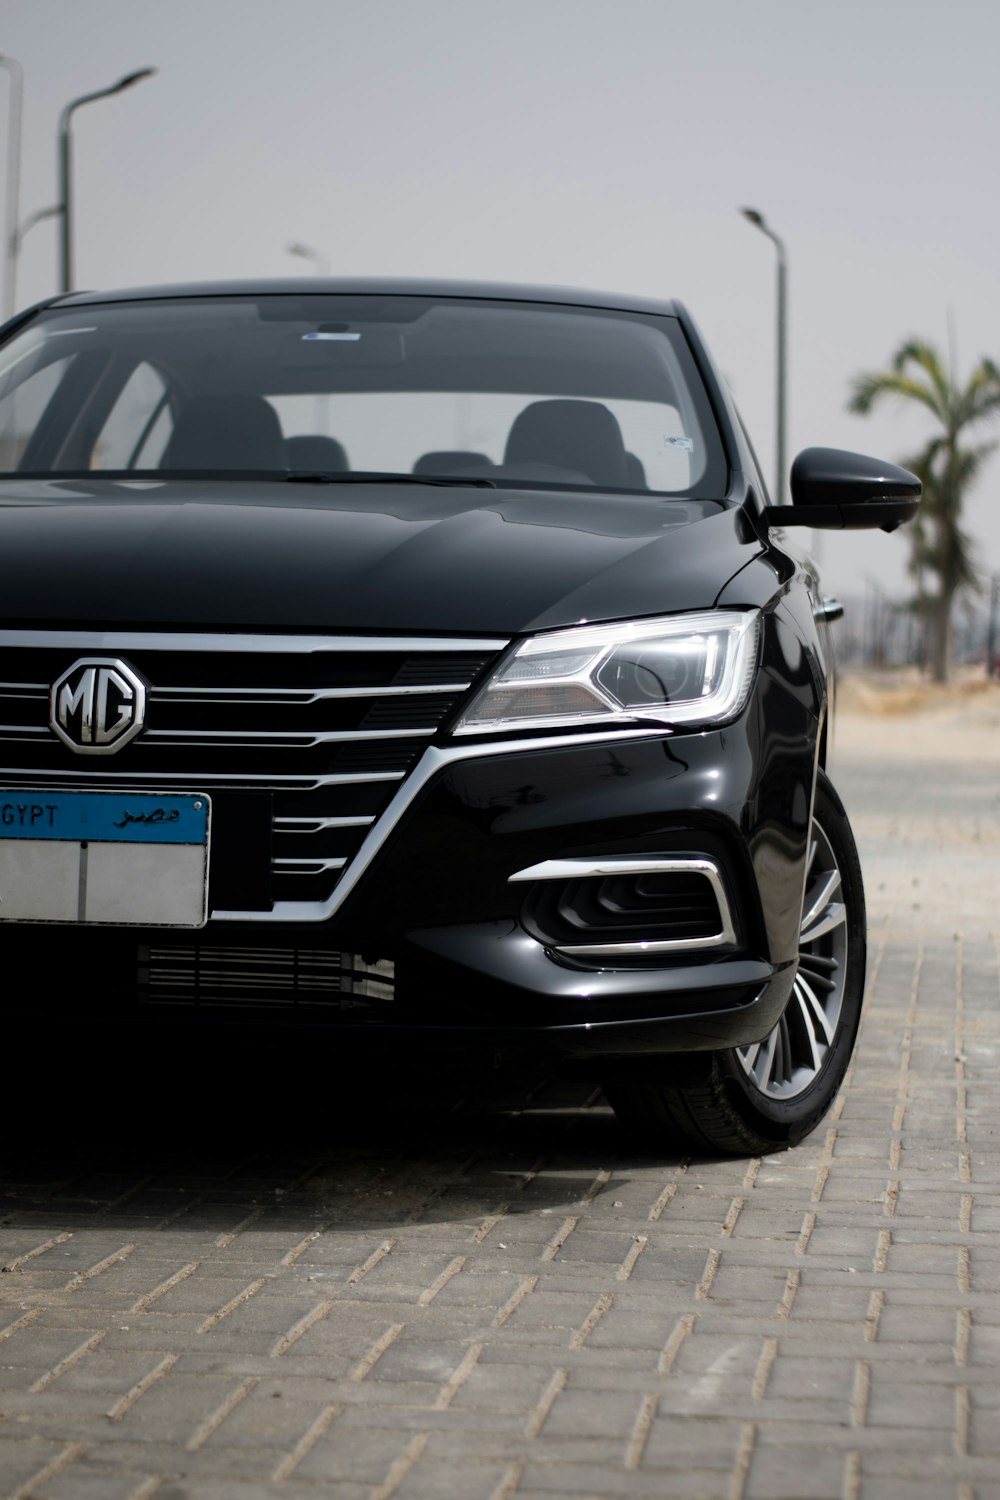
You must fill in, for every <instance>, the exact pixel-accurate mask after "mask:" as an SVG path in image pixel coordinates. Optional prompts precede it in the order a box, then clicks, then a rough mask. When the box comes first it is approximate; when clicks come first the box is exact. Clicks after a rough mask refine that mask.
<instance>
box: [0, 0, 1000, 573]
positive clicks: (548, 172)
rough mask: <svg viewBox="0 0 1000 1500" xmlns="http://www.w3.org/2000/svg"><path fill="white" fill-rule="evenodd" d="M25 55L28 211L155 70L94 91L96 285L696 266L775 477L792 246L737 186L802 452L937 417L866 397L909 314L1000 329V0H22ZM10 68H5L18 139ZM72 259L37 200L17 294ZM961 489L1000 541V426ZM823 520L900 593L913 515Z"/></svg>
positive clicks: (606, 279) (977, 531) (762, 269)
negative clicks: (866, 377)
mask: <svg viewBox="0 0 1000 1500" xmlns="http://www.w3.org/2000/svg"><path fill="white" fill-rule="evenodd" d="M0 53H3V54H5V55H6V56H8V57H10V58H13V59H15V60H16V62H17V64H19V65H20V68H21V70H22V74H23V109H22V111H21V170H20V211H19V214H18V220H19V222H20V223H21V224H22V225H23V224H24V223H25V222H26V220H27V219H28V218H29V217H30V216H31V215H32V214H33V213H35V212H36V211H37V210H40V209H44V208H46V207H48V206H49V205H51V204H52V203H54V202H55V201H56V199H57V197H58V187H57V182H58V178H57V164H56V146H57V135H58V122H59V115H60V111H61V110H62V108H63V106H64V105H65V104H67V103H68V102H69V101H70V100H73V99H75V98H78V97H79V96H80V95H82V94H86V93H89V92H92V91H95V90H98V89H102V88H105V87H107V86H109V85H110V84H113V83H114V82H116V81H117V80H118V79H119V78H120V77H122V76H123V75H125V74H127V73H130V72H133V71H135V70H136V69H139V68H144V67H152V68H156V69H157V72H156V75H155V76H154V77H152V78H150V79H147V80H145V81H144V82H142V83H139V84H137V85H135V86H134V87H133V88H131V89H129V90H127V91H125V92H123V93H121V94H119V95H116V96H114V97H112V98H108V99H102V100H99V101H97V102H95V103H93V104H90V105H88V106H85V107H81V108H80V109H79V110H78V111H76V112H75V113H74V116H73V127H72V130H73V153H74V155H73V185H74V202H75V234H74V248H75V261H76V282H77V285H78V286H79V287H81V288H87V289H101V288H113V287H122V286H137V285H142V286H145V285H150V284H154V283H159V282H179V281H181V282H182V281H188V280H191V281H194V280H204V279H214V278H225V277H238V278H245V277H275V276H276V277H282V276H296V275H299V274H314V273H315V272H316V271H317V269H320V270H322V269H324V268H326V267H328V268H329V269H330V271H331V272H332V273H333V274H337V275H341V274H343V275H347V276H352V275H358V276H382V275H385V276H393V275H400V276H430V277H446V278H449V277H461V278H468V279H473V280H497V281H508V282H526V283H544V284H553V285H557V286H572V287H580V288H585V289H596V290H603V291H610V292H617V293H626V294H628V293H636V294H639V295H642V296H652V297H663V298H676V299H678V300H680V301H681V302H683V303H684V304H685V305H686V307H687V308H688V310H689V311H690V313H691V314H692V316H693V317H694V319H695V321H696V323H697V324H698V325H699V327H700V328H701V330H702V332H703V334H704V336H705V338H706V340H707V341H708V343H709V345H710V347H711V349H712V351H713V353H714V355H715V358H716V361H717V363H718V364H719V366H720V368H721V369H722V371H723V374H724V375H725V377H726V379H727V380H728V382H729V384H730V386H731V388H732V390H733V393H734V396H735V398H736V401H737V404H738V405H739V407H740V409H741V411H742V414H743V418H744V421H745V422H746V424H747V426H748V428H749V430H750V432H751V435H752V437H753V440H754V444H755V447H756V449H757V451H758V455H759V457H760V459H761V462H762V464H763V466H764V468H765V471H766V473H767V475H768V479H769V481H770V482H771V484H772V487H773V484H774V464H775V429H776V405H775V385H776V381H775V374H776V360H775V347H776V338H775V329H776V297H775V282H776V274H775V273H776V253H775V246H774V245H773V243H772V242H771V241H770V240H769V239H768V238H767V237H766V236H765V235H764V234H762V233H761V232H760V230H759V229H756V228H754V227H753V226H752V225H751V224H749V223H748V222H747V220H746V219H745V218H743V217H742V215H741V213H740V209H741V208H743V207H747V206H749V207H753V208H756V209H757V210H758V211H759V212H761V213H762V214H763V215H764V216H765V218H766V220H767V222H768V224H769V225H770V226H771V227H772V228H773V229H774V231H775V232H776V233H777V234H778V235H779V236H780V237H781V239H782V241H783V242H784V245H785V248H786V255H787V264H788V302H787V306H788V360H787V374H788V403H787V439H786V446H787V451H788V456H789V460H790V459H791V458H792V457H793V456H794V454H795V453H796V452H798V451H799V450H800V449H802V448H805V447H808V446H811V445H814V444H815V445H820V446H828V447H839V448H847V449H853V450H855V451H858V452H862V453H867V454H873V455H876V456H878V457H879V458H883V459H889V460H892V461H895V462H900V461H905V459H906V458H907V456H908V455H912V454H913V453H914V452H916V451H917V450H918V449H919V448H920V446H921V444H922V442H923V441H924V440H925V438H926V437H927V436H929V435H930V432H931V430H932V429H931V426H930V425H929V423H930V418H929V417H928V418H927V419H925V418H924V417H923V416H922V415H921V414H919V413H918V412H907V411H906V410H905V409H903V408H900V407H897V406H895V405H893V404H890V405H887V406H885V407H884V408H883V409H881V410H879V411H878V412H876V413H875V414H873V415H871V416H869V417H864V418H863V417H858V416H855V415H853V414H851V413H849V412H848V410H847V402H848V398H849V395H850V387H851V382H852V380H853V379H854V377H855V376H856V375H857V374H858V373H859V372H861V371H867V370H878V369H884V368H886V367H887V365H888V364H889V362H890V360H891V358H892V355H893V354H894V352H895V350H896V349H897V348H898V347H899V345H900V344H902V343H903V342H904V341H905V340H907V339H909V338H911V337H920V338H923V339H926V340H928V341H930V342H932V343H934V344H936V345H938V346H939V347H940V349H941V350H942V352H943V353H944V354H945V355H946V356H947V358H949V359H950V360H951V361H952V362H953V368H954V370H955V372H956V374H957V376H958V377H959V379H962V380H964V379H965V378H967V376H968V374H969V372H970V370H971V369H972V367H973V365H974V364H975V363H976V362H977V361H978V360H979V359H980V358H981V357H983V356H984V355H986V356H990V357H992V358H995V359H1000V275H998V261H1000V256H998V247H1000V192H998V191H997V186H996V184H997V161H998V159H1000V90H998V88H997V85H996V67H997V58H998V57H1000V6H998V5H996V4H995V0H951V4H949V5H947V6H944V5H942V4H940V3H929V0H838V3H837V4H836V5H833V4H830V3H828V0H824V3H820V0H280V3H279V0H85V3H83V0H0ZM10 100H11V91H10V88H9V79H8V76H7V74H4V73H0V121H2V126H0V128H2V130H3V134H4V136H5V137H6V135H7V133H8V130H9V127H10V123H11V118H12V113H11V110H10V108H9V103H10ZM292 244H299V245H304V246H306V247H307V248H308V249H309V250H310V251H311V252H312V255H311V258H307V257H303V256H294V255H292V254H291V253H290V251H289V246H290V245H292ZM57 289H58V257H57V235H56V228H55V224H54V221H51V220H50V221H48V222H44V221H43V222H39V223H37V224H36V225H35V226H34V227H33V228H31V229H30V230H29V231H28V232H27V233H26V234H25V237H24V240H23V243H22V251H21V255H20V258H19V261H18V267H17V297H16V302H17V305H18V306H19V307H20V306H27V305H29V304H30V303H31V302H33V301H35V300H37V299H40V298H42V297H46V296H49V295H50V294H52V293H53V292H54V291H56V290H57ZM979 436H980V437H981V439H982V440H987V439H988V438H989V437H990V432H989V430H988V429H984V430H982V432H981V433H980V434H979ZM995 436H996V437H998V438H1000V421H998V422H997V424H996V432H995ZM966 519H967V529H968V530H969V531H970V533H971V534H972V536H973V538H974V542H975V552H976V559H977V564H978V566H979V568H980V570H981V572H982V574H983V576H984V577H986V576H988V575H990V574H993V573H1000V454H997V455H995V456H994V457H992V458H991V459H990V460H989V461H988V463H987V464H986V466H985V468H984V470H983V472H982V475H981V477H980V479H979V481H978V483H977V486H976V488H975V490H974V491H973V493H972V494H971V496H970V499H969V503H968V510H967V517H966ZM802 535H803V540H804V541H805V542H806V544H807V545H810V546H811V548H812V550H813V552H814V555H815V556H816V557H817V559H818V560H819V562H820V565H821V568H822V572H823V578H824V584H825V586H826V589H827V591H828V592H833V593H838V594H840V595H841V596H842V597H845V598H849V597H852V596H858V595H860V594H862V593H870V592H871V591H875V592H876V593H880V594H884V595H886V596H888V597H890V598H902V597H903V596H904V595H905V594H906V592H907V589H908V582H907V573H906V562H907V557H908V546H907V542H906V539H905V533H903V532H900V533H896V534H894V535H892V536H886V535H884V534H883V533H881V532H875V533H867V532H861V533H855V534H852V535H843V534H839V535H838V534H835V533H831V532H825V533H820V532H813V533H803V534H802Z"/></svg>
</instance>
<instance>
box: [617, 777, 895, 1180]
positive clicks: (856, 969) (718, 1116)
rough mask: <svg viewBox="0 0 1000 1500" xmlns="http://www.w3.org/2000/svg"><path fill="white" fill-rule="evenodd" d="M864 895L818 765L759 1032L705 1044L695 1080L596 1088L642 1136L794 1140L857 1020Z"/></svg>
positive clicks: (838, 1068) (716, 1147) (827, 1102)
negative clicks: (773, 996) (785, 931)
mask: <svg viewBox="0 0 1000 1500" xmlns="http://www.w3.org/2000/svg"><path fill="white" fill-rule="evenodd" d="M865 936H866V928H865V898H864V886H863V883H862V878H861V865H860V862H859V860H858V853H857V848H856V847H855V843H854V836H853V834H852V832H851V827H850V824H849V822H848V820H847V814H846V813H845V811H844V808H843V804H842V803H841V801H840V798H839V797H838V796H837V793H836V792H835V791H834V789H833V787H832V786H831V784H830V781H829V779H828V778H827V776H826V774H825V773H824V772H822V771H820V772H819V777H818V781H817V785H816V797H815V803H814V807H813V818H812V826H811V830H810V838H809V850H808V860H807V871H806V885H805V898H804V901H803V915H802V927H801V933H800V937H799V963H798V971H797V974H796V977H795V983H794V986H793V989H792V994H791V996H790V997H789V1000H788V1004H787V1006H786V1007H785V1010H784V1013H783V1014H782V1016H781V1019H780V1020H779V1021H778V1023H777V1025H776V1026H775V1027H774V1029H773V1031H771V1032H770V1033H769V1034H768V1035H767V1036H766V1037H765V1038H764V1039H763V1041H761V1042H756V1043H754V1044H752V1045H751V1046H748V1047H731V1048H728V1049H727V1050H726V1051H723V1052H714V1053H711V1054H709V1058H708V1066H707V1068H705V1067H704V1066H703V1067H701V1068H700V1069H699V1070H698V1075H697V1083H694V1084H692V1085H690V1086H685V1085H683V1084H677V1083H676V1082H675V1080H676V1078H677V1076H678V1072H677V1062H678V1060H677V1059H671V1068H670V1079H671V1081H670V1084H669V1085H666V1084H664V1085H661V1084H657V1083H649V1082H647V1081H646V1080H645V1078H644V1079H643V1081H641V1082H639V1081H633V1080H626V1079H624V1078H618V1079H616V1080H614V1082H610V1083H608V1085H607V1086H606V1088H605V1095H606V1097H607V1099H608V1102H609V1103H610V1104H611V1106H612V1108H613V1109H614V1111H615V1113H616V1115H617V1116H618V1118H619V1120H620V1121H621V1122H622V1124H623V1125H624V1126H625V1127H626V1129H628V1130H629V1132H630V1133H633V1134H635V1135H637V1136H639V1137H640V1138H641V1139H642V1141H643V1142H644V1144H646V1145H653V1146H655V1147H657V1148H659V1147H661V1146H669V1147H673V1148H674V1149H676V1148H677V1147H682V1148H684V1149H685V1150H687V1151H694V1152H696V1153H697V1154H699V1155H705V1154H711V1155H720V1154H722V1155H735V1156H746V1155H751V1156H759V1155H763V1154H765V1153H767V1152H770V1151H780V1150H784V1149H785V1148H787V1147H788V1146H794V1145H796V1144H797V1143H798V1142H799V1141H801V1140H802V1139H804V1137H805V1136H807V1135H808V1134H809V1132H810V1131H811V1130H813V1129H814V1128H815V1127H816V1125H817V1124H818V1123H819V1121H820V1120H821V1119H822V1118H823V1116H824V1115H825V1114H826V1112H827V1110H828V1109H829V1108H830V1106H831V1105H832V1103H833V1101H834V1099H835V1098H836V1095H837V1091H838V1089H839V1088H840V1085H841V1083H842V1081H843V1077H844V1074H845V1073H846V1071H847V1066H848V1063H849V1062H850V1060H851V1053H852V1052H853V1050H854V1043H855V1039H856V1037H857V1033H858V1026H859V1024H860V1021H861V1006H862V1001H863V999H864V988H865V966H866V946H865Z"/></svg>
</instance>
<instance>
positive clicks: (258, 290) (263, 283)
mask: <svg viewBox="0 0 1000 1500" xmlns="http://www.w3.org/2000/svg"><path fill="white" fill-rule="evenodd" d="M322 293H328V294H338V293H339V294H348V295H352V296H365V295H369V296H380V297H385V296H394V297H474V298H487V299H491V300H497V301H505V302H549V303H553V302H555V303H562V304H564V305H566V306H571V307H599V308H609V309H612V310H614V311H616V312H644V313H659V314H660V315H661V316H662V315H666V316H668V317H678V316H682V315H683V312H684V309H683V307H682V305H681V304H680V303H678V302H676V301H670V300H663V299H655V298H651V297H642V296H636V295H633V294H629V295H625V294H623V293H620V292H597V291H588V290H585V289H583V288H579V287H565V286H529V285H519V284H518V283H516V282H503V281H444V280H426V279H412V278H407V279H396V278H394V277H392V278H390V277H363V276H361V277H308V276H296V277H283V278H281V279H270V280H254V281H193V282H175V283H170V284H168V285H164V286H138V287H123V288H115V289H111V290H108V291H86V292H70V293H67V294H65V295H63V296H61V297H54V298H52V299H50V300H48V302H47V303H46V305H47V306H48V307H86V306H91V305H93V304H95V303H99V302H103V303H107V302H139V301H146V300H147V299H149V298H171V297H261V296H278V297H287V296H302V295H303V294H305V295H309V296H315V295H317V294H322Z"/></svg>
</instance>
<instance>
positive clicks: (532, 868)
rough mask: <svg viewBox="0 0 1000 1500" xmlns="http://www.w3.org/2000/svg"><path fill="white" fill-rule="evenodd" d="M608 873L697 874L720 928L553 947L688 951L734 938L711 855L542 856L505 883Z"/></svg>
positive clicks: (576, 951)
mask: <svg viewBox="0 0 1000 1500" xmlns="http://www.w3.org/2000/svg"><path fill="white" fill-rule="evenodd" d="M610 875H701V876H703V877H704V879H705V880H707V881H708V883H709V885H710V886H711V888H712V894H713V895H714V897H715V902H716V905H717V907H718V909H719V922H720V930H719V931H718V932H717V933H713V934H712V935H711V936H709V937H693V938H657V939H649V940H645V941H640V942H630V943H571V944H560V945H559V946H557V947H555V949H554V951H555V952H556V953H565V954H566V955H567V956H568V957H571V958H574V957H575V958H601V957H615V956H618V957H628V956H632V957H637V956H641V955H642V954H644V953H689V952H695V951H697V950H702V949H705V948H724V947H726V946H728V945H729V944H732V943H735V942H736V928H735V925H734V923H733V915H732V911H731V909H730V906H729V898H728V897H727V895H726V889H725V885H724V883H723V880H722V872H721V870H720V869H719V866H718V865H717V864H716V862H715V860H714V859H709V858H708V856H707V855H706V856H703V857H701V858H698V859H678V858H676V857H673V858H663V859H655V858H654V859H629V858H621V859H619V858H616V857H615V856H609V857H608V858H606V859H601V858H593V859H546V860H543V861H542V863H541V864H537V865H529V866H528V867H527V869H524V870H518V871H516V873H515V874H513V875H510V876H508V883H511V884H513V883H515V882H517V881H526V880H593V879H599V878H601V877H605V876H610Z"/></svg>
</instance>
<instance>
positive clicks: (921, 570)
mask: <svg viewBox="0 0 1000 1500" xmlns="http://www.w3.org/2000/svg"><path fill="white" fill-rule="evenodd" d="M887 397H896V398H897V399H899V400H901V401H905V402H908V403H909V402H919V403H920V404H921V405H922V406H925V407H926V408H927V409H928V410H929V411H930V412H931V414H932V415H933V417H934V419H935V421H936V423H937V426H938V429H939V430H938V431H937V432H936V433H935V434H934V436H932V437H931V438H930V439H929V440H928V441H927V443H926V444H925V446H924V447H923V448H922V449H921V451H920V452H919V453H918V454H917V455H916V456H915V457H914V458H912V459H908V460H907V461H906V465H907V468H910V469H912V470H913V472H914V473H915V474H917V475H918V476H919V478H920V479H921V481H922V483H923V498H922V500H921V505H920V511H919V514H918V516H917V519H916V522H915V523H914V527H913V530H912V532H911V537H912V556H911V562H910V569H911V572H913V573H914V574H915V576H916V579H917V601H916V607H917V609H918V610H919V611H920V612H921V613H922V614H923V615H924V616H925V618H926V620H927V623H928V626H929V629H930V660H931V672H932V676H933V678H934V681H935V682H947V680H948V676H949V673H950V670H951V639H952V610H953V606H954V602H955V600H956V598H957V597H958V596H959V595H960V594H961V593H963V592H965V591H968V590H971V589H973V588H975V586H976V577H975V568H974V566H973V562H972V555H973V544H972V542H971V540H970V538H969V536H968V535H967V533H966V532H965V531H964V530H963V529H962V524H961V522H962V507H963V504H964V502H965V497H966V495H967V494H968V492H969V489H970V488H971V486H972V484H973V483H974V481H975V479H976V477H977V475H978V473H979V471H980V469H981V468H982V466H983V463H984V461H985V460H986V458H987V457H988V455H989V454H990V453H992V451H993V449H994V448H995V447H996V444H995V443H980V444H978V445H969V444H965V443H963V438H964V437H965V434H966V432H967V430H968V429H969V428H970V427H972V426H974V425H975V424H977V423H979V422H982V421H984V420H985V419H986V418H988V417H992V416H994V415H996V414H997V413H998V412H1000V367H998V366H997V365H996V364H994V362H993V361H992V360H991V359H981V360H980V361H979V363H978V364H977V365H976V367H975V369H974V370H973V371H972V374H971V375H970V376H969V379H968V380H967V381H966V383H965V385H964V386H959V385H958V384H957V383H956V381H955V379H954V376H953V375H952V374H950V373H949V371H948V369H947V366H946V362H945V360H944V359H942V357H941V354H940V353H939V352H938V350H937V349H935V348H934V346H933V345H932V344H928V343H925V342H923V340H921V339H909V340H908V341H907V342H906V343H905V344H902V345H901V346H900V348H899V349H897V351H896V353H895V355H894V356H893V360H892V365H891V367H890V368H889V369H888V370H876V371H873V372H870V373H868V374H863V375H858V376H856V377H855V379H854V380H853V382H852V384H851V399H850V401H849V403H848V410H850V411H853V412H858V413H860V414H861V415H862V416H867V415H868V413H869V412H870V411H872V410H873V409H874V407H875V406H876V405H879V404H881V402H882V401H884V400H885V399H886V398H887ZM927 574H930V575H931V578H932V579H933V580H934V587H933V588H932V590H931V591H930V592H926V591H925V588H924V580H925V577H926V575H927Z"/></svg>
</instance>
